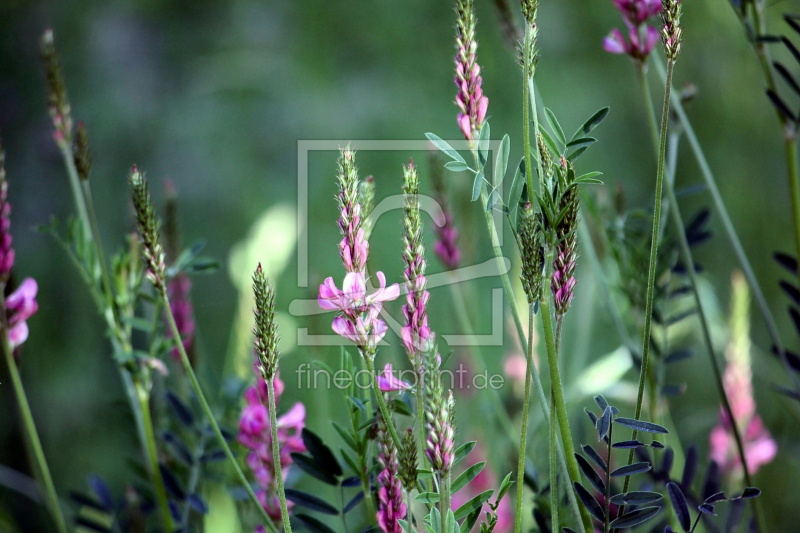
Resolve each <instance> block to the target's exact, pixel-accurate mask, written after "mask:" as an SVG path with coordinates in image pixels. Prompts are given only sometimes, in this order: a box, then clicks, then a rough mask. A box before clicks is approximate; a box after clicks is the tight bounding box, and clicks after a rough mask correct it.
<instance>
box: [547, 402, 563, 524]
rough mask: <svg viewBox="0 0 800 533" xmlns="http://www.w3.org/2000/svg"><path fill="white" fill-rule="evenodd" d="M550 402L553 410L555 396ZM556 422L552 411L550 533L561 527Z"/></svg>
mask: <svg viewBox="0 0 800 533" xmlns="http://www.w3.org/2000/svg"><path fill="white" fill-rule="evenodd" d="M550 401H551V402H552V404H553V409H555V403H556V401H555V396H554V395H553V394H552V392H551V394H550ZM557 422H558V413H556V412H555V411H553V416H551V417H550V432H549V433H550V446H549V448H550V451H549V456H550V530H551V531H561V527H560V526H559V516H558V508H559V505H558V467H557V466H556V455H557V451H556V450H557V449H558V428H557V427H556V423H557Z"/></svg>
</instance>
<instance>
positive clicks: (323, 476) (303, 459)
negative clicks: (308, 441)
mask: <svg viewBox="0 0 800 533" xmlns="http://www.w3.org/2000/svg"><path fill="white" fill-rule="evenodd" d="M291 455H292V459H293V460H294V464H296V465H297V466H298V467H299V468H300V470H302V471H303V472H305V473H306V474H308V475H310V476H311V477H314V478H316V479H318V480H320V481H322V482H323V483H326V484H328V485H333V486H336V485H338V484H339V481H338V480H337V479H336V476H334V475H333V474H331V473H330V472H327V471H325V470H324V469H323V468H321V467H320V465H318V464H317V462H316V461H315V460H314V458H313V457H309V456H308V455H303V454H302V453H297V452H295V453H292V454H291Z"/></svg>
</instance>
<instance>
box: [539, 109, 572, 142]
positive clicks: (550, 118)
mask: <svg viewBox="0 0 800 533" xmlns="http://www.w3.org/2000/svg"><path fill="white" fill-rule="evenodd" d="M544 116H545V118H547V123H548V124H549V125H550V129H551V130H553V134H554V135H555V136H556V139H558V142H560V143H561V146H566V144H567V138H566V136H564V129H563V128H562V127H561V124H559V123H558V119H557V118H556V116H555V114H553V112H552V111H551V110H550V108H547V107H545V108H544Z"/></svg>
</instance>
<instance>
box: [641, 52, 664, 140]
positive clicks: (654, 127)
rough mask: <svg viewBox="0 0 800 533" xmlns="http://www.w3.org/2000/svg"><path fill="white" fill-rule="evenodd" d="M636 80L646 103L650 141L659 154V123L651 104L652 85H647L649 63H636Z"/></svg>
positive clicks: (645, 109)
mask: <svg viewBox="0 0 800 533" xmlns="http://www.w3.org/2000/svg"><path fill="white" fill-rule="evenodd" d="M636 78H637V79H638V80H639V88H640V89H641V91H642V101H643V102H644V111H645V116H646V117H647V126H648V128H647V129H648V130H649V131H650V140H651V141H652V142H653V150H655V152H656V153H658V146H659V142H658V123H657V122H656V114H655V112H654V111H653V104H652V103H651V101H652V97H651V96H650V85H649V84H648V83H647V63H643V62H641V61H637V62H636Z"/></svg>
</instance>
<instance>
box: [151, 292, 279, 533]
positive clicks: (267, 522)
mask: <svg viewBox="0 0 800 533" xmlns="http://www.w3.org/2000/svg"><path fill="white" fill-rule="evenodd" d="M160 292H161V300H162V301H163V302H164V313H165V315H166V317H167V322H168V323H169V328H170V331H172V338H173V340H174V342H175V347H176V348H177V349H178V352H179V353H180V356H181V363H183V369H184V371H185V372H186V375H187V376H188V377H189V381H190V382H191V384H192V389H193V390H194V393H195V395H197V399H198V401H199V402H200V407H201V408H202V410H203V413H204V414H205V415H206V418H207V419H208V423H209V425H210V426H211V429H212V431H213V432H214V436H216V438H217V441H218V442H219V445H220V447H221V448H222V450H223V451H224V452H225V455H226V457H227V458H228V461H230V463H231V465H233V469H234V471H235V472H236V477H238V478H239V482H240V483H241V484H242V485H244V489H245V491H246V492H247V495H248V496H249V497H250V500H251V501H252V502H253V503H254V504H255V505H256V507H257V508H258V510H259V513H260V515H261V519H262V520H263V524H262V525H264V526H266V527H267V529H269V530H270V531H272V533H278V529H277V528H276V527H275V524H273V523H272V519H271V518H270V517H269V515H268V514H267V511H266V509H264V508H263V507H262V506H261V503H260V502H259V501H258V497H257V496H256V493H255V492H253V487H251V486H250V483H249V482H248V481H247V477H246V476H245V475H244V472H242V468H241V467H240V466H239V462H238V461H237V460H236V456H235V455H233V452H232V451H231V447H230V446H228V441H226V440H225V437H224V436H223V435H222V430H220V428H219V424H218V423H217V420H216V418H214V413H213V412H212V411H211V406H210V405H209V404H208V400H206V396H205V394H203V389H202V388H201V387H200V382H199V381H197V376H196V375H195V373H194V369H193V368H192V364H191V363H190V362H189V356H188V355H187V354H186V349H185V348H184V347H183V342H181V334H180V331H179V330H178V324H176V323H175V315H173V314H172V308H171V307H170V305H169V297H168V296H167V289H166V286H162V287H161V290H160Z"/></svg>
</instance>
